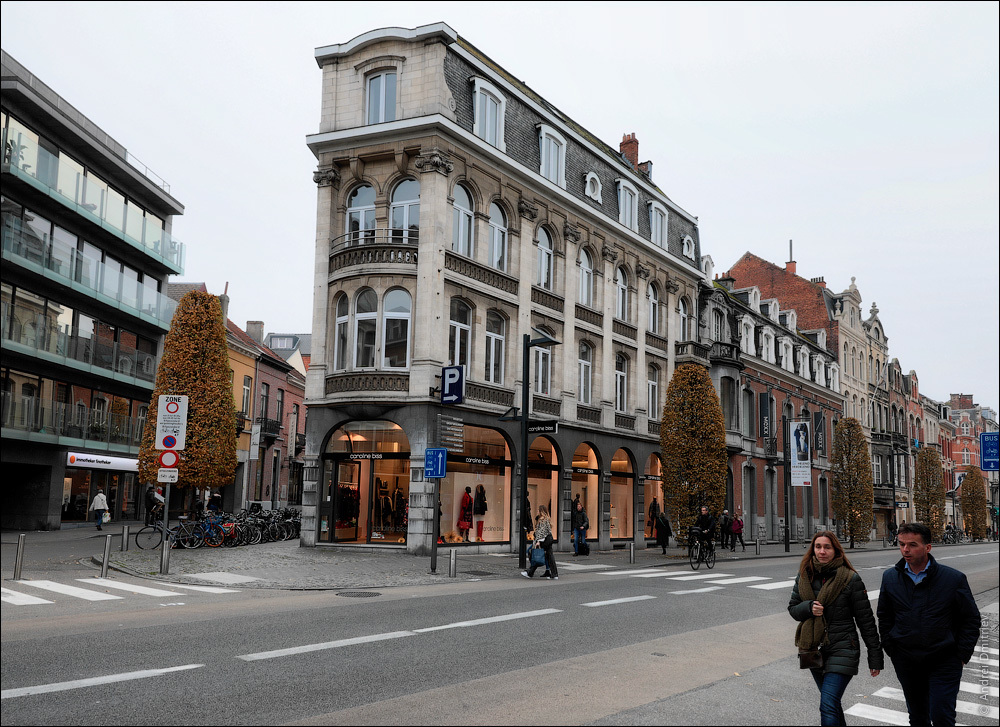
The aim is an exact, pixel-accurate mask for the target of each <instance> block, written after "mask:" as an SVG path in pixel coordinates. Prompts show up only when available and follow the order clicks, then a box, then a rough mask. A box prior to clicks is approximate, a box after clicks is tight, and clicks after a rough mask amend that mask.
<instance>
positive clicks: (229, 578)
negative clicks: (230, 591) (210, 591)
mask: <svg viewBox="0 0 1000 727" xmlns="http://www.w3.org/2000/svg"><path fill="white" fill-rule="evenodd" d="M187 577H188V578H198V579H200V580H203V581H214V582H215V583H226V584H228V585H230V586H235V585H236V584H237V583H249V582H250V581H259V580H260V578H254V577H253V576H241V575H238V574H236V573H226V572H225V571H213V572H211V573H188V574H187Z"/></svg>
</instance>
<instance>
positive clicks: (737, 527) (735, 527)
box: [729, 510, 747, 553]
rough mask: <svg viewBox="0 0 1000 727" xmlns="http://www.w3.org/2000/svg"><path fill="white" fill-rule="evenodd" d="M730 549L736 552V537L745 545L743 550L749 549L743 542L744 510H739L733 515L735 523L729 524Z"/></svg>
mask: <svg viewBox="0 0 1000 727" xmlns="http://www.w3.org/2000/svg"><path fill="white" fill-rule="evenodd" d="M729 530H730V535H729V546H730V547H729V549H730V550H731V551H732V552H734V553H735V552H736V538H739V539H740V545H742V546H743V552H744V553H745V552H746V550H747V544H746V543H744V542H743V511H742V510H737V511H736V514H735V515H734V516H733V523H732V525H730V526H729Z"/></svg>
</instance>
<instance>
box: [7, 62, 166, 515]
mask: <svg viewBox="0 0 1000 727" xmlns="http://www.w3.org/2000/svg"><path fill="white" fill-rule="evenodd" d="M0 104H2V112H0V128H2V133H3V150H4V151H3V163H2V178H3V192H2V215H3V267H2V273H0V278H2V284H0V287H2V294H0V298H2V309H3V310H2V324H0V344H2V350H3V359H2V371H0V379H2V382H3V387H2V439H3V442H2V454H0V463H2V464H0V472H2V476H3V481H4V487H3V495H2V507H0V512H2V525H3V527H4V528H23V529H41V530H49V529H57V528H61V527H66V526H72V525H76V524H82V523H85V522H86V520H87V517H88V507H89V505H90V503H91V502H92V501H93V498H94V495H95V494H96V492H97V490H98V489H99V488H100V489H103V490H104V492H105V494H106V495H107V497H108V502H109V504H110V507H111V512H112V516H113V517H115V518H116V519H117V518H136V517H140V516H141V512H142V510H141V508H142V491H141V488H140V484H139V483H138V481H137V472H138V452H139V442H140V438H141V434H142V429H143V426H144V425H145V422H146V418H147V414H148V411H149V409H148V407H149V403H150V396H151V395H152V392H153V385H154V382H155V379H156V371H157V368H158V366H159V361H160V354H161V351H162V346H163V338H164V335H165V333H166V331H167V330H168V328H169V327H170V321H171V318H172V317H173V312H174V308H175V307H176V304H175V302H174V301H173V300H172V299H170V298H169V297H168V296H167V295H166V294H165V291H166V285H167V279H168V276H170V275H176V274H179V273H181V272H183V266H184V251H185V248H184V245H183V243H181V242H180V241H178V240H177V239H176V238H174V237H173V235H172V228H173V220H174V217H175V216H176V215H180V214H182V213H183V211H184V208H183V206H182V205H181V204H180V203H179V202H178V201H177V200H176V199H174V197H173V196H172V195H171V192H170V186H169V185H168V184H167V183H166V182H164V181H163V180H162V179H160V178H159V177H157V176H156V175H155V174H154V173H153V172H152V171H151V170H150V169H149V168H148V167H146V166H145V165H143V164H141V163H140V162H138V161H137V159H136V157H135V155H133V154H131V153H130V152H129V151H128V150H127V149H126V148H125V147H124V146H123V145H122V144H120V143H119V142H118V141H116V140H115V139H113V138H111V137H110V136H108V134H106V133H105V132H104V131H103V130H102V129H101V128H100V127H98V126H97V125H96V124H95V123H94V122H93V121H91V120H90V119H88V118H87V117H85V116H84V115H83V114H81V113H80V112H79V111H78V110H77V109H75V108H74V107H73V106H72V105H71V104H70V103H68V102H67V101H66V99H64V98H62V97H60V96H59V95H58V94H57V93H56V92H55V91H54V90H53V89H51V88H50V87H48V86H47V85H46V84H44V83H43V82H42V81H41V80H40V79H38V78H36V77H35V76H34V75H33V74H32V73H31V72H30V71H28V70H27V69H26V68H25V67H24V66H22V65H21V64H19V63H18V62H17V61H16V60H15V59H13V58H11V57H10V56H9V55H8V54H7V53H6V52H4V53H2V94H0Z"/></svg>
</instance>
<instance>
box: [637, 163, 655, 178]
mask: <svg viewBox="0 0 1000 727" xmlns="http://www.w3.org/2000/svg"><path fill="white" fill-rule="evenodd" d="M639 171H640V172H641V173H642V175H643V176H645V177H646V179H648V180H649V181H651V182H652V181H653V162H643V163H642V164H640V165H639Z"/></svg>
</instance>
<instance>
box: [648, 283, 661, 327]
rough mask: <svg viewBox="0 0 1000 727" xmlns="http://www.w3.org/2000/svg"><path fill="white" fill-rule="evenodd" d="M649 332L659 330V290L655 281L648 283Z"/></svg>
mask: <svg viewBox="0 0 1000 727" xmlns="http://www.w3.org/2000/svg"><path fill="white" fill-rule="evenodd" d="M647 325H648V326H649V332H650V333H659V332H660V291H659V289H658V288H657V287H656V283H650V284H649V321H648V324H647Z"/></svg>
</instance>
